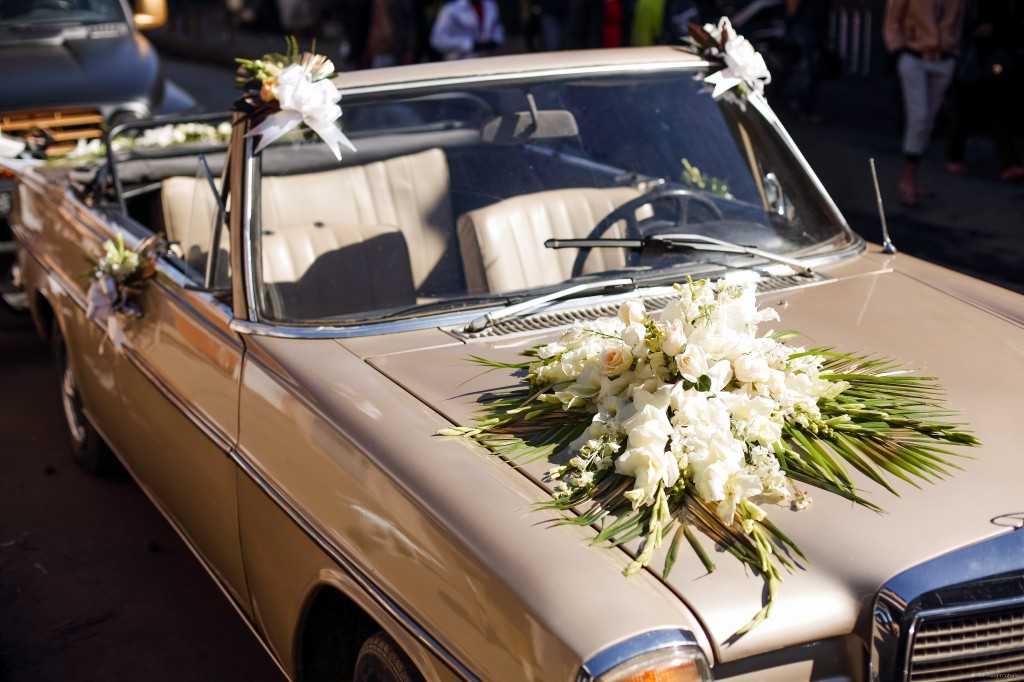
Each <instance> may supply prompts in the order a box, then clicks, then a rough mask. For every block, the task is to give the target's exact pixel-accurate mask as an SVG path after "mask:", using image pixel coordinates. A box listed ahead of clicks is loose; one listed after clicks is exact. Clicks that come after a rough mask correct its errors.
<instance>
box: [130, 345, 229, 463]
mask: <svg viewBox="0 0 1024 682" xmlns="http://www.w3.org/2000/svg"><path fill="white" fill-rule="evenodd" d="M121 351H122V353H123V354H124V356H125V357H126V358H128V360H129V362H131V363H132V366H134V367H135V369H137V370H138V371H139V373H140V374H142V376H144V377H146V379H147V380H148V381H149V383H151V384H153V387H154V388H155V389H156V390H157V391H159V392H160V393H161V394H162V395H163V396H165V397H166V398H167V399H168V400H169V401H170V402H171V403H172V404H173V405H174V406H175V407H176V408H177V409H178V411H180V412H181V413H182V415H183V416H184V417H185V418H186V419H188V420H189V421H190V422H192V425H193V426H195V427H196V428H198V429H199V430H200V431H201V432H202V433H203V435H205V436H206V437H207V438H209V439H210V440H211V441H213V442H214V443H215V444H216V445H217V447H218V448H220V449H221V450H223V451H224V452H225V454H227V452H228V451H229V450H230V449H231V448H232V447H234V444H235V438H234V436H232V435H231V434H228V433H225V432H224V431H223V430H222V429H220V428H218V426H217V425H216V424H213V423H210V422H208V421H206V420H205V419H203V417H202V416H201V415H199V414H198V413H197V412H196V411H195V410H193V409H192V408H191V407H190V405H189V403H188V402H187V401H186V400H185V399H184V398H182V397H181V396H180V395H179V394H178V393H177V392H176V391H174V390H172V389H171V388H170V387H169V386H168V385H167V384H166V383H164V381H163V379H161V378H160V376H159V375H158V374H157V373H156V371H155V370H153V368H152V367H151V365H150V364H149V363H148V362H146V360H145V359H144V358H143V357H142V356H141V355H139V354H138V353H137V352H136V351H135V350H133V349H132V348H129V347H128V346H125V347H124V348H122V349H121Z"/></svg>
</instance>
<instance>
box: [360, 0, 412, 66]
mask: <svg viewBox="0 0 1024 682" xmlns="http://www.w3.org/2000/svg"><path fill="white" fill-rule="evenodd" d="M418 42H419V24H418V22H417V15H416V12H415V10H414V9H413V7H412V0H373V5H372V7H371V11H370V27H369V35H368V36H367V39H366V53H367V54H366V59H365V61H366V63H368V64H369V65H370V68H378V67H382V66H396V65H398V64H412V63H413V62H415V61H416V59H417V57H418V55H419V44H418Z"/></svg>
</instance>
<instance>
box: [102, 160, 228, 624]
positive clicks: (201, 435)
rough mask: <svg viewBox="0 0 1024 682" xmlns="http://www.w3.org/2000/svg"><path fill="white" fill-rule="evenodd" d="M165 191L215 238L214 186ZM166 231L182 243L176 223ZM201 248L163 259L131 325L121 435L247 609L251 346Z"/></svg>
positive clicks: (122, 376) (141, 475)
mask: <svg viewBox="0 0 1024 682" xmlns="http://www.w3.org/2000/svg"><path fill="white" fill-rule="evenodd" d="M198 172H199V178H200V179H202V169H199V170H198ZM179 177H185V178H186V179H187V178H188V176H179ZM162 184H163V187H162V189H161V190H160V192H161V200H162V201H165V202H177V203H178V204H179V206H178V208H181V207H182V206H184V207H185V210H184V216H185V217H184V220H186V221H192V222H194V223H195V224H194V225H191V226H189V225H187V224H186V225H178V226H177V227H178V231H179V233H180V232H187V233H188V234H189V235H190V237H189V238H190V239H195V238H196V237H195V235H197V234H199V235H202V234H206V235H209V234H211V232H212V227H211V226H210V224H209V222H208V221H219V220H220V215H221V214H219V213H218V212H216V211H210V210H209V208H208V206H209V204H210V203H211V202H213V201H214V195H213V194H212V192H211V190H212V186H206V185H205V182H199V181H195V182H192V183H191V187H189V183H188V182H185V183H184V185H185V186H186V190H188V191H184V192H182V191H180V190H181V187H178V188H177V193H176V194H174V193H173V192H171V191H169V190H168V187H169V183H168V182H167V180H164V182H163V183H162ZM170 213H173V211H164V215H165V216H166V215H169V214H170ZM126 220H127V219H126ZM179 222H180V221H179ZM160 227H161V232H164V231H166V232H167V233H168V236H169V237H170V236H172V235H171V234H170V232H171V226H169V225H162V226H160ZM188 227H192V228H194V229H193V230H189V229H188ZM225 244H226V241H225ZM184 246H185V247H186V248H187V247H188V246H189V244H187V243H186V244H184ZM201 251H202V249H201V248H199V247H197V248H196V249H195V250H193V252H192V254H191V258H184V257H180V256H183V255H184V254H183V253H182V251H180V250H179V249H178V248H175V250H174V252H172V253H169V254H167V255H164V256H163V257H161V258H160V259H159V260H158V263H157V275H156V276H155V277H154V278H153V279H152V280H150V281H149V283H148V284H147V286H146V287H145V289H144V291H143V293H142V295H141V296H140V297H139V303H140V307H141V309H142V312H143V314H142V317H140V318H138V319H134V320H131V321H129V322H128V323H127V324H126V330H125V343H124V348H123V352H122V353H121V354H120V355H121V357H122V358H123V361H119V362H117V363H116V383H117V385H118V388H119V390H120V393H121V403H122V410H123V413H124V418H123V419H121V420H119V423H118V426H117V429H118V431H119V433H118V434H117V438H118V439H119V440H120V441H121V442H123V443H125V444H126V447H125V448H124V453H123V454H124V456H125V458H126V459H127V460H128V464H129V466H130V467H131V468H132V470H133V472H134V473H135V474H136V476H137V478H138V479H139V480H140V481H141V483H142V485H143V486H144V487H145V488H146V491H147V492H148V493H149V494H150V496H151V497H153V498H154V499H155V501H156V502H157V503H158V504H159V505H160V506H161V507H162V508H163V510H164V511H165V512H166V514H167V515H168V517H169V518H170V520H171V521H172V522H173V523H174V524H175V526H176V527H177V529H178V530H179V532H181V533H182V534H183V535H184V536H185V537H186V538H187V539H188V541H189V542H190V544H191V545H192V547H193V548H194V549H195V550H196V551H197V552H198V553H199V554H200V555H201V556H202V558H203V559H204V560H205V563H206V564H207V567H208V568H209V569H210V570H211V571H212V572H213V573H214V574H215V577H217V578H218V579H219V581H220V583H221V584H222V586H223V587H225V588H226V589H227V590H228V591H229V592H230V594H231V596H232V597H233V598H234V600H235V601H236V603H239V604H243V605H245V604H247V601H248V600H247V590H246V586H245V574H244V570H243V568H242V559H241V550H240V546H239V535H238V519H237V513H236V488H235V464H234V460H233V459H232V457H231V453H232V451H233V447H234V445H235V442H236V439H237V433H238V388H239V377H240V373H241V363H242V356H243V353H244V346H243V344H242V342H241V340H240V338H239V337H238V335H237V334H236V333H235V332H233V331H231V329H230V328H229V324H230V321H231V318H232V312H231V309H230V307H229V306H227V305H226V304H225V303H223V302H222V301H221V299H220V298H219V297H218V295H217V294H216V293H214V292H211V291H210V290H209V288H204V286H203V284H204V282H203V278H202V274H201V272H200V269H201V268H202V264H201V262H200V261H201V260H202V258H201V255H202V254H201ZM176 254H177V255H176Z"/></svg>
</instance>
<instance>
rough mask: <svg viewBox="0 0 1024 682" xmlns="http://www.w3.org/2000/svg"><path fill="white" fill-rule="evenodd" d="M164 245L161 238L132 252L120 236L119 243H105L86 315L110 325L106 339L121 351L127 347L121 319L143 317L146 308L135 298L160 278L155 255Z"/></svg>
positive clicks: (152, 240)
mask: <svg viewBox="0 0 1024 682" xmlns="http://www.w3.org/2000/svg"><path fill="white" fill-rule="evenodd" d="M160 243H161V241H160V239H159V237H156V236H153V237H150V238H148V239H145V240H143V241H141V242H139V244H138V245H137V246H136V247H135V248H134V249H129V248H128V247H126V246H125V244H124V237H122V236H121V235H120V234H118V235H117V239H116V240H115V241H111V240H109V239H108V240H107V241H105V242H104V243H103V256H102V257H101V258H100V259H99V260H97V261H95V263H94V264H93V269H92V271H90V273H89V277H90V278H91V279H92V283H91V284H90V285H89V292H88V294H87V295H86V301H87V304H88V305H87V307H86V311H85V315H86V317H88V318H89V319H90V320H96V321H100V322H103V323H105V324H106V326H107V335H106V338H107V339H109V340H110V342H111V344H112V345H113V346H114V349H115V350H117V351H120V350H121V348H122V346H123V345H124V323H123V322H122V319H121V318H122V317H128V318H135V317H141V316H142V308H141V307H139V304H138V302H137V301H136V300H135V298H134V297H135V296H137V295H139V294H141V293H142V289H143V287H144V286H145V284H146V282H147V281H149V279H150V278H151V277H153V275H154V274H156V258H155V256H154V253H155V251H156V247H157V245H158V244H160ZM102 350H103V349H102V346H101V347H100V351H101V352H102Z"/></svg>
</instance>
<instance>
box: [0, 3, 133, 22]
mask: <svg viewBox="0 0 1024 682" xmlns="http://www.w3.org/2000/svg"><path fill="white" fill-rule="evenodd" d="M124 21H125V16H124V12H123V11H122V9H121V3H120V2H118V0H0V29H2V28H12V29H33V28H53V27H57V26H68V25H88V24H106V23H123V22H124Z"/></svg>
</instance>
